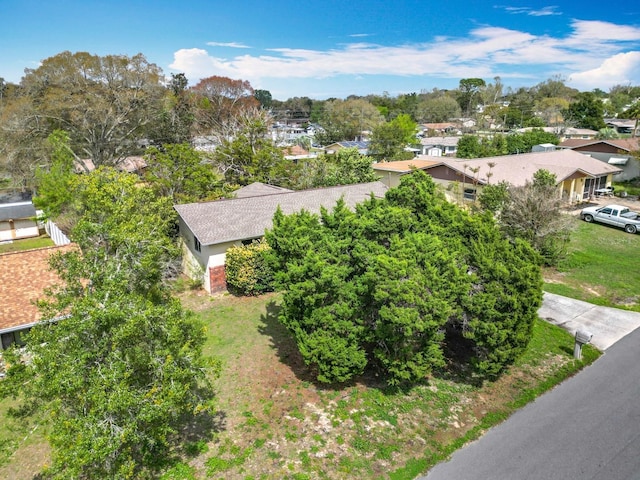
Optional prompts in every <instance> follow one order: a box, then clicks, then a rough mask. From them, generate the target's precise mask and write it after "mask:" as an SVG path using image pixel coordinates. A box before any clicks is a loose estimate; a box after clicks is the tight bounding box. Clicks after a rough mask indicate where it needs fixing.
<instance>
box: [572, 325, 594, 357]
mask: <svg viewBox="0 0 640 480" xmlns="http://www.w3.org/2000/svg"><path fill="white" fill-rule="evenodd" d="M592 337H593V335H592V334H591V333H590V332H587V331H586V330H578V331H577V332H576V343H575V345H574V347H573V358H575V359H576V360H581V359H582V346H583V345H584V344H586V343H589V342H590V341H591V338H592Z"/></svg>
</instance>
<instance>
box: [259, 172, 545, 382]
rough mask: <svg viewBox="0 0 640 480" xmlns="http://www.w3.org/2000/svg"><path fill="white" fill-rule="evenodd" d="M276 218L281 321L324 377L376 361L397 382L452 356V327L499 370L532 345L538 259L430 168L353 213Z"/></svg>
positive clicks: (488, 367) (484, 369) (344, 375)
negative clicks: (446, 192)
mask: <svg viewBox="0 0 640 480" xmlns="http://www.w3.org/2000/svg"><path fill="white" fill-rule="evenodd" d="M273 224H274V226H273V229H272V230H270V231H268V232H267V234H266V238H267V241H268V242H269V245H270V246H271V248H272V251H271V253H270V255H271V257H272V261H273V263H272V264H273V265H274V268H276V271H277V274H276V277H277V280H278V282H277V283H278V287H279V288H281V289H282V290H283V302H282V309H281V311H280V321H281V322H282V323H283V325H285V326H286V327H287V329H288V330H289V331H290V332H291V333H292V335H293V336H294V338H295V340H296V343H297V345H298V348H299V349H300V353H301V355H302V358H303V359H304V360H305V362H306V363H307V365H309V366H310V368H311V369H312V370H313V371H314V372H315V374H316V377H317V379H318V380H319V381H322V382H344V381H347V380H349V379H352V378H353V377H354V376H356V375H359V374H361V373H362V372H364V370H365V369H366V368H371V367H373V368H375V369H376V370H377V371H378V372H379V373H381V375H382V376H383V378H385V379H386V380H387V382H388V383H389V384H393V385H396V384H400V383H404V382H413V381H419V380H421V379H423V378H425V377H426V376H428V375H429V374H430V373H431V372H432V371H433V370H434V369H436V368H439V367H441V366H442V365H444V364H445V362H446V355H447V352H446V349H445V345H446V344H447V342H448V341H449V340H451V339H452V338H448V337H447V335H449V336H451V335H454V336H458V337H464V338H465V339H466V344H467V345H469V356H470V357H471V361H472V364H473V366H474V367H475V368H476V371H477V372H478V373H480V374H481V375H483V376H485V377H493V376H495V375H497V374H499V373H500V372H501V371H502V370H504V368H506V366H508V365H509V364H511V363H512V362H513V361H514V360H515V359H516V358H517V357H518V355H520V354H521V353H522V351H523V350H524V348H525V347H526V345H527V343H528V342H529V338H530V336H531V327H532V325H533V322H534V321H535V319H536V318H537V310H538V308H539V307H540V304H541V301H542V280H541V272H540V265H539V263H540V257H539V256H538V255H537V253H536V252H535V251H534V250H533V249H532V248H531V246H530V245H529V244H527V243H525V242H522V241H520V240H516V241H514V242H510V241H509V240H508V239H507V238H506V237H505V236H504V235H503V234H502V232H501V231H500V229H499V228H498V226H497V225H496V223H495V221H494V220H493V218H492V216H491V215H477V216H472V215H470V214H469V213H467V212H465V211H463V210H461V209H460V208H458V207H457V206H455V205H453V204H451V203H448V202H447V201H446V199H445V198H444V196H443V195H442V194H441V193H440V192H438V191H437V189H436V187H435V184H434V183H433V181H432V180H431V179H430V178H429V177H428V176H427V175H426V174H424V173H423V172H414V173H413V174H412V175H407V176H406V177H405V178H404V179H403V180H402V182H401V185H400V187H398V188H394V189H391V190H389V191H388V192H387V195H386V197H385V199H382V200H380V199H370V200H368V201H366V202H364V203H363V204H361V205H359V206H358V208H357V209H356V212H352V211H350V210H349V209H348V208H347V207H346V205H345V203H344V202H342V201H341V202H338V204H337V205H336V207H335V208H334V209H333V210H332V211H331V212H328V211H323V212H322V213H321V215H320V216H317V215H311V214H310V213H308V212H301V213H298V214H294V215H287V216H285V215H283V214H282V213H281V212H280V211H278V212H277V213H276V215H275V217H274V223H273Z"/></svg>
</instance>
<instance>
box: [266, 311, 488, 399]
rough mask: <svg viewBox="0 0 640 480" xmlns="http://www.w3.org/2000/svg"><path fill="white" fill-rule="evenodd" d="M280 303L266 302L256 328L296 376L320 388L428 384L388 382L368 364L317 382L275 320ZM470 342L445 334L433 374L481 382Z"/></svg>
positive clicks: (390, 390)
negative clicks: (349, 375)
mask: <svg viewBox="0 0 640 480" xmlns="http://www.w3.org/2000/svg"><path fill="white" fill-rule="evenodd" d="M280 309H281V307H280V305H278V304H277V303H276V302H275V301H271V302H269V303H267V305H266V313H265V314H263V315H261V317H260V321H261V325H259V327H258V331H259V332H260V333H261V334H262V335H267V336H268V337H270V338H271V343H272V345H273V347H274V348H275V350H276V353H277V355H278V358H279V360H280V362H282V363H283V364H285V365H287V366H288V367H289V368H291V370H292V371H293V373H294V375H295V376H296V378H298V380H300V381H303V382H309V383H311V384H313V385H314V387H316V388H317V389H319V390H332V389H336V388H348V387H352V386H355V385H362V386H364V387H366V388H375V389H379V390H381V391H382V392H383V393H385V394H397V393H399V392H405V393H406V392H407V391H410V390H411V389H412V388H414V387H415V386H416V385H418V384H425V385H428V383H429V382H428V379H425V380H424V381H423V382H415V381H413V382H410V383H407V384H406V385H402V384H401V385H398V386H394V387H392V386H389V385H388V384H387V383H386V382H385V381H384V379H383V377H382V376H381V375H379V372H377V370H376V368H375V367H369V368H367V369H366V370H365V372H364V373H363V374H362V375H358V376H356V377H354V378H353V379H352V380H351V381H349V382H345V383H340V384H328V383H323V382H319V381H318V380H317V377H316V374H315V372H314V370H313V369H312V368H310V367H309V366H307V365H306V364H305V363H304V360H303V359H302V355H301V354H300V351H299V350H298V346H297V345H296V342H295V339H294V338H293V336H292V335H291V334H290V333H289V331H288V330H287V329H286V327H285V326H284V325H282V323H280V321H279V320H278V315H279V313H280ZM472 352H473V349H472V346H471V342H470V341H469V340H467V339H465V338H463V337H462V336H461V335H454V334H448V335H447V340H446V343H445V356H446V357H447V359H448V360H447V362H448V363H447V365H446V366H445V367H444V368H442V369H439V370H438V371H436V372H434V374H433V376H434V377H436V378H441V379H445V380H451V381H454V382H456V383H463V384H467V385H473V386H480V385H482V383H483V381H484V380H486V379H484V378H481V377H478V375H477V374H476V373H475V372H474V371H473V368H472V367H471V366H470V360H471V356H472Z"/></svg>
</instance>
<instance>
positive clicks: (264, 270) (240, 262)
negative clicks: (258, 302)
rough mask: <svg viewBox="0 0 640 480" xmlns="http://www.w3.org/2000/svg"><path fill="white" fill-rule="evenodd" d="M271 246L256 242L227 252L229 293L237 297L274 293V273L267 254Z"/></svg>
mask: <svg viewBox="0 0 640 480" xmlns="http://www.w3.org/2000/svg"><path fill="white" fill-rule="evenodd" d="M268 251H269V245H268V244H267V243H266V242H265V241H264V240H256V241H254V242H252V243H250V244H248V245H239V246H233V247H231V248H229V249H228V250H227V254H226V267H225V273H226V277H227V287H228V288H229V291H231V292H232V293H235V294H237V295H259V294H261V293H265V292H271V291H273V272H272V270H271V267H270V266H269V265H268V263H267V261H266V257H265V253H267V252H268Z"/></svg>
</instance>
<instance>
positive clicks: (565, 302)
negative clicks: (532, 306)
mask: <svg viewBox="0 0 640 480" xmlns="http://www.w3.org/2000/svg"><path fill="white" fill-rule="evenodd" d="M538 315H540V318H543V319H544V320H547V321H548V322H550V323H553V324H555V325H558V326H560V327H562V328H564V329H565V330H567V331H569V332H570V333H571V334H572V335H575V333H576V331H577V330H586V331H588V332H590V333H592V334H593V338H592V340H591V343H592V344H593V345H595V346H596V347H597V348H599V349H600V350H606V349H607V348H609V347H610V346H611V345H613V344H614V343H616V342H617V341H618V340H620V339H621V338H622V337H624V336H625V335H627V334H629V333H631V332H632V331H634V330H635V329H636V328H638V327H640V313H638V312H629V311H627V310H620V309H618V308H610V307H599V306H597V305H593V304H591V303H587V302H583V301H580V300H574V299H573V298H567V297H563V296H561V295H555V294H553V293H547V292H545V293H544V297H543V301H542V307H541V308H540V310H538Z"/></svg>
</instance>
